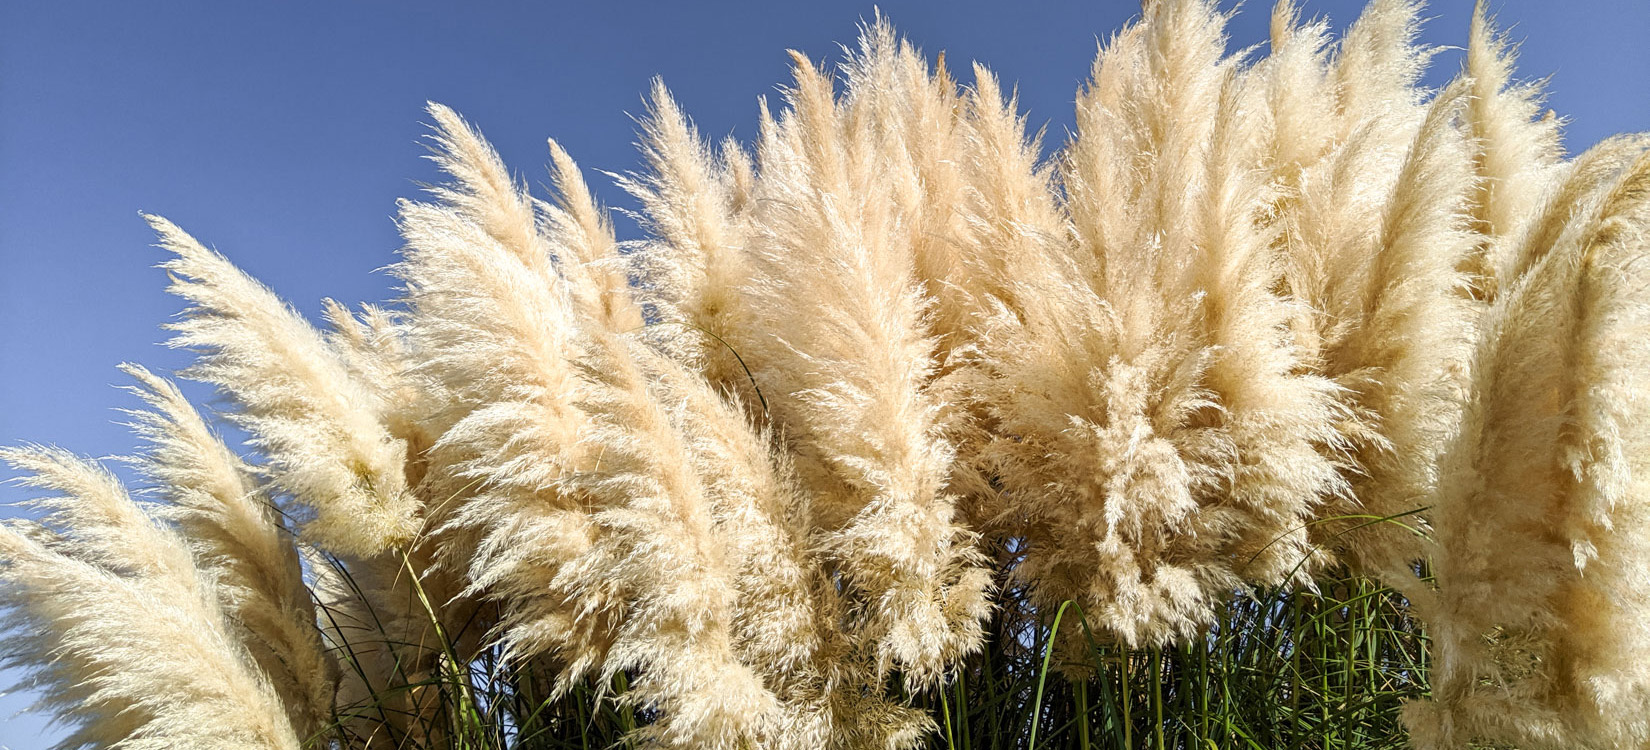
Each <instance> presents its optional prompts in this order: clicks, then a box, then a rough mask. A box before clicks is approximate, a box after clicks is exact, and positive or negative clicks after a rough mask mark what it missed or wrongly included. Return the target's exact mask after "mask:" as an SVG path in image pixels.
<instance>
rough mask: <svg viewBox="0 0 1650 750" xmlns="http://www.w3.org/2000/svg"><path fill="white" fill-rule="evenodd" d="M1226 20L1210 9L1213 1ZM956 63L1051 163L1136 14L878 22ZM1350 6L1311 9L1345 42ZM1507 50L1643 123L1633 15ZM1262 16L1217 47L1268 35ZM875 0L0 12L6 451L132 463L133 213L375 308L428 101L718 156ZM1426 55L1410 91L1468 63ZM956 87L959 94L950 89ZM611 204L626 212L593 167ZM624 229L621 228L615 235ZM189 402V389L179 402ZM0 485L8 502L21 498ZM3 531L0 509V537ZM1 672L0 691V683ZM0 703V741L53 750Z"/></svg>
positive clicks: (1503, 9)
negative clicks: (33, 449)
mask: <svg viewBox="0 0 1650 750" xmlns="http://www.w3.org/2000/svg"><path fill="white" fill-rule="evenodd" d="M1223 4H1229V3H1223ZM880 6H881V8H882V10H883V11H884V12H885V13H887V14H888V15H889V16H890V17H891V18H892V20H893V21H894V23H895V24H896V26H897V27H898V28H899V29H900V31H901V32H903V33H904V34H906V35H908V36H909V37H911V38H912V39H913V40H914V41H916V42H917V43H918V44H919V45H920V46H921V47H922V48H923V49H924V50H925V51H927V52H928V53H929V54H930V55H932V54H933V53H935V52H937V51H940V50H945V51H946V52H947V55H948V59H949V60H950V61H951V65H952V67H953V69H955V70H959V71H965V70H966V67H965V64H966V62H967V61H968V60H979V61H981V62H984V63H986V64H987V65H989V66H990V67H992V68H993V69H994V70H996V71H997V73H998V74H999V75H1001V76H1002V77H1003V78H1004V79H1005V80H1008V81H1015V82H1018V84H1019V87H1020V93H1021V104H1022V106H1023V107H1025V108H1027V109H1029V111H1030V115H1031V118H1032V121H1033V122H1036V123H1047V124H1048V126H1049V132H1050V136H1051V137H1050V141H1051V142H1055V143H1057V142H1058V141H1059V140H1060V139H1061V134H1062V132H1063V130H1064V128H1065V127H1067V126H1068V125H1069V123H1070V122H1071V112H1070V110H1071V102H1072V98H1073V93H1074V91H1075V89H1076V86H1077V84H1078V83H1079V82H1080V81H1081V79H1082V77H1083V76H1084V74H1085V73H1086V72H1087V70H1088V65H1089V63H1090V61H1091V60H1092V58H1093V56H1094V52H1095V49H1096V44H1097V41H1098V40H1100V39H1103V38H1104V37H1106V36H1107V35H1109V34H1110V33H1111V32H1113V31H1114V30H1116V29H1118V28H1119V27H1120V26H1121V25H1122V24H1124V23H1125V22H1126V21H1127V19H1128V18H1129V17H1131V16H1132V15H1134V13H1135V12H1136V10H1137V9H1138V7H1139V6H1138V3H1137V2H1134V0H1090V1H1089V2H1083V3H1073V2H1039V3H1006V2H1005V3H997V4H993V3H982V2H972V1H964V2H946V3H939V2H932V3H920V2H913V1H907V0H892V1H884V2H881V3H880ZM1360 6H1361V2H1353V1H1341V0H1308V1H1307V2H1306V9H1307V11H1308V13H1312V14H1327V15H1329V16H1330V17H1331V18H1332V19H1333V20H1335V21H1336V22H1337V25H1339V24H1342V23H1344V22H1346V21H1349V20H1350V19H1351V18H1352V17H1353V16H1355V14H1356V12H1357V9H1358V8H1359V7H1360ZM1493 7H1494V8H1495V9H1496V11H1497V13H1498V15H1499V17H1500V19H1501V21H1502V23H1503V24H1504V25H1515V28H1514V35H1515V36H1516V37H1518V38H1521V39H1523V40H1524V46H1523V54H1522V61H1521V64H1520V68H1519V70H1520V74H1521V75H1522V76H1524V77H1530V78H1537V77H1542V76H1551V82H1550V87H1551V95H1550V97H1549V100H1548V106H1550V107H1552V108H1553V109H1554V110H1556V111H1557V112H1558V113H1559V114H1560V115H1562V116H1565V117H1567V118H1570V120H1571V123H1570V125H1569V126H1568V128H1567V143H1568V145H1569V146H1570V148H1571V149H1572V150H1576V151H1579V150H1581V149H1583V148H1585V147H1587V146H1589V145H1591V144H1592V143H1594V142H1596V141H1597V140H1598V139H1600V138H1602V137H1604V136H1607V135H1610V134H1613V133H1617V132H1623V131H1631V130H1646V129H1650V48H1647V47H1646V46H1645V45H1644V43H1643V39H1644V38H1645V35H1646V33H1647V32H1650V3H1646V2H1642V0H1614V1H1611V0H1569V1H1568V2H1565V3H1556V2H1550V1H1547V0H1501V1H1500V2H1496V3H1494V5H1493ZM1267 9H1269V3H1266V2H1254V3H1252V4H1251V7H1250V10H1249V11H1248V12H1245V13H1241V14H1240V15H1239V17H1238V19H1237V21H1236V22H1235V24H1234V26H1233V27H1232V29H1231V32H1232V34H1233V36H1234V42H1233V43H1234V46H1242V45H1246V44H1251V43H1254V42H1258V41H1260V40H1261V39H1262V38H1263V34H1264V30H1265V26H1266V15H1267V13H1266V11H1267ZM1470 9H1471V2H1470V0H1435V2H1434V7H1432V8H1431V9H1430V10H1429V15H1430V16H1431V17H1432V20H1431V21H1429V23H1428V25H1427V27H1426V30H1425V34H1424V38H1425V39H1426V40H1427V41H1428V42H1430V43H1434V44H1442V45H1462V44H1464V43H1465V38H1466V30H1467V22H1468V15H1469V13H1470ZM872 12H873V5H872V3H871V2H870V1H869V0H867V1H866V2H813V3H769V2H744V3H733V2H713V3H664V2H609V3H528V2H519V1H515V0H491V1H489V2H476V3H435V2H427V1H422V0H420V1H415V2H396V3H391V2H336V1H334V2H307V1H306V2H285V3H262V4H252V3H214V2H172V3H135V2H133V3H94V2H84V1H82V0H61V1H58V2H51V3H21V2H18V3H5V4H3V5H0V444H15V443H17V442H20V441H23V440H29V441H36V442H43V443H55V444H59V445H62V446H64V447H66V448H70V449H72V450H75V451H79V452H82V453H87V454H91V455H110V454H117V453H123V452H127V451H129V450H131V448H132V446H133V441H132V439H131V437H130V436H129V434H128V433H127V432H126V430H125V429H124V428H122V427H121V426H119V425H118V424H117V423H118V422H119V421H120V419H121V415H120V414H119V413H118V412H116V411H115V410H114V409H115V408H117V407H130V406H133V405H134V404H133V398H132V397H130V396H128V395H126V394H123V393H121V392H119V391H117V390H116V389H115V388H113V387H112V386H114V385H116V384H119V383H120V382H121V381H120V376H119V374H118V373H117V372H116V371H115V369H114V366H115V365H116V364H117V363H119V362H122V361H136V362H141V363H144V364H146V365H148V366H150V367H151V368H154V369H157V370H162V371H165V370H171V369H174V368H177V367H180V366H182V365H183V364H184V363H185V360H184V357H183V356H182V355H181V354H180V353H178V352H173V351H170V350H167V349H166V348H164V347H161V346H158V345H157V343H158V342H160V341H162V340H164V338H165V333H164V332H163V331H161V330H160V329H159V326H160V325H162V324H163V323H165V322H166V321H167V320H168V319H169V318H170V317H171V316H172V315H173V314H175V313H176V312H177V311H178V309H179V308H180V305H179V303H178V301H177V300H175V299H172V298H170V297H168V296H167V295H165V294H164V293H163V291H162V288H163V286H164V284H165V276H164V274H163V273H162V272H161V271H159V270H157V269H155V268H154V267H153V266H154V265H155V263H157V262H158V261H159V260H160V259H161V257H162V256H161V253H160V251H158V250H157V249H155V248H153V247H151V246H150V244H151V242H152V241H153V240H152V237H151V236H150V234H149V232H148V230H147V228H146V226H145V225H144V223H143V222H142V221H141V220H140V219H139V217H138V211H140V210H142V211H150V212H154V213H159V214H162V215H165V216H167V217H169V218H171V219H172V220H174V221H176V222H177V223H178V224H180V225H181V226H183V227H184V228H185V229H186V230H188V231H190V232H191V233H193V234H195V235H196V236H197V237H199V238H200V239H202V240H203V241H205V242H207V243H208V244H210V245H213V246H215V247H217V248H218V249H219V250H221V251H222V252H224V253H225V254H226V255H228V256H229V257H230V258H231V259H233V260H234V261H235V262H237V263H239V264H240V265H241V266H242V267H243V268H245V269H247V270H248V271H250V272H251V273H253V274H254V275H256V276H258V277H259V278H261V279H262V280H264V281H265V282H266V283H268V284H269V285H270V286H272V287H273V288H274V289H275V290H276V291H277V292H279V293H281V294H282V295H283V296H285V297H286V298H287V299H289V300H291V301H292V302H293V303H294V304H295V305H297V307H298V308H299V309H300V310H302V311H304V312H305V313H307V314H311V315H314V314H315V313H316V312H317V311H318V309H319V303H320V300H321V299H322V298H323V297H335V298H338V299H340V300H344V301H350V302H359V301H377V300H384V299H387V298H388V297H389V296H390V295H391V294H392V292H391V289H390V286H391V285H390V280H389V278H388V277H387V276H386V275H385V274H383V273H381V272H377V271H376V270H375V269H380V268H382V267H383V266H385V265H387V264H389V263H391V262H393V261H394V259H395V251H396V248H397V247H398V245H399V242H398V240H397V237H396V234H395V229H394V225H393V222H392V218H391V217H392V215H393V213H394V201H395V199H396V198H398V197H403V196H411V195H414V194H415V193H416V192H417V191H418V183H419V182H420V181H426V182H427V181H431V180H434V179H435V177H436V175H435V174H434V172H433V170H432V169H431V167H430V166H429V165H428V163H427V162H425V161H424V160H422V159H421V158H420V157H421V156H422V155H423V153H424V147H423V146H422V145H421V144H420V136H421V135H422V134H424V133H425V132H427V131H426V128H425V127H424V125H423V124H422V123H423V122H424V121H425V119H426V118H425V117H424V115H423V112H422V108H423V105H424V102H425V101H426V100H436V101H440V102H443V103H445V104H448V105H450V106H452V107H454V108H455V109H457V110H458V111H460V112H461V113H463V114H464V115H465V116H466V117H467V118H469V119H470V120H471V121H473V122H475V123H477V124H478V125H479V126H480V127H481V128H482V130H483V131H484V132H485V133H486V135H487V136H488V137H489V138H490V139H491V140H492V141H493V142H494V143H495V144H496V145H497V147H498V148H499V150H500V151H501V152H502V153H503V155H504V157H505V159H506V161H507V162H509V163H510V164H511V166H512V167H513V168H514V169H515V170H517V171H518V173H520V174H522V175H524V176H526V177H527V179H529V180H530V181H532V182H533V183H535V184H538V183H542V182H543V181H544V180H545V174H546V173H545V171H544V169H543V166H542V165H543V164H544V163H545V160H546V152H545V146H544V139H545V138H546V137H547V136H554V137H555V138H557V139H558V140H559V141H560V142H561V143H562V144H563V145H564V146H565V147H566V148H567V149H568V150H569V151H570V152H571V153H572V154H573V156H574V157H575V158H577V159H579V161H580V163H581V164H582V165H583V166H584V167H586V168H587V169H606V170H614V171H623V170H627V169H631V168H634V167H635V166H636V163H637V157H636V152H635V149H634V148H633V147H632V145H631V142H632V140H633V136H634V125H633V123H632V121H631V120H630V119H629V117H628V116H627V113H636V112H639V111H641V109H642V99H641V97H642V94H643V93H644V92H645V91H646V90H647V85H648V80H649V79H650V78H651V77H652V76H654V75H663V76H664V78H665V81H666V83H667V84H669V85H670V86H671V88H672V89H673V90H674V92H675V93H676V95H677V98H678V100H679V101H680V102H681V103H682V105H683V106H684V108H685V109H686V110H687V111H688V112H689V113H691V114H692V115H693V116H694V118H695V119H696V120H697V122H698V124H699V125H700V127H701V129H702V131H703V132H704V133H706V134H707V135H711V136H718V137H719V136H722V135H725V134H729V133H731V134H733V135H735V136H738V137H741V138H748V137H749V136H751V135H752V133H753V132H754V124H755V112H756V100H757V97H759V96H763V95H772V94H774V92H775V86H776V85H777V84H780V83H782V82H784V81H785V79H786V70H787V60H786V56H785V54H784V50H785V49H786V48H795V49H800V50H802V51H805V52H807V53H809V54H810V55H811V56H813V57H815V58H816V59H817V58H820V57H826V56H830V55H833V54H834V53H835V52H836V46H835V44H836V43H837V42H851V41H852V40H853V39H854V35H855V24H856V23H857V22H858V21H859V20H860V19H862V18H866V17H869V16H870V15H871V13H872ZM1459 64H1460V63H1459V55H1458V53H1454V52H1449V53H1446V54H1444V55H1442V56H1440V58H1439V59H1438V61H1437V62H1436V63H1435V65H1434V72H1433V74H1432V75H1431V76H1430V77H1429V79H1428V80H1429V83H1431V84H1433V85H1437V84H1439V83H1441V82H1443V81H1444V80H1445V79H1447V78H1448V77H1449V76H1450V75H1452V74H1453V73H1454V72H1455V71H1456V70H1457V68H1458V66H1459ZM965 80H966V76H965ZM590 178H591V180H592V182H593V183H595V184H597V185H598V186H599V187H600V192H601V193H602V197H603V198H604V199H605V200H607V201H608V202H609V203H610V204H611V205H615V206H625V205H628V201H627V200H626V199H625V198H624V197H623V196H622V195H620V194H619V193H618V192H617V191H616V190H614V189H612V188H611V187H609V186H608V185H607V184H606V180H605V178H602V177H601V176H600V175H596V174H591V175H590ZM620 230H621V232H622V233H628V234H631V235H633V234H634V229H633V227H631V226H630V225H629V224H628V223H626V222H624V221H623V220H621V221H620ZM193 392H194V393H196V394H200V391H198V390H196V391H193ZM23 496H24V493H23V492H22V490H20V489H19V488H16V487H13V486H0V503H11V502H15V501H16V500H18V499H21V498H22V497H23ZM16 513H17V511H16V510H15V509H9V508H5V507H0V517H5V516H8V515H14V514H16ZM10 677H11V676H10V675H6V674H4V673H0V682H5V683H9V682H10V681H11V680H10V679H9V678H10ZM26 702H27V701H26V699H25V698H24V697H23V696H21V695H12V696H5V697H0V747H9V748H11V749H12V750H32V749H33V748H42V747H45V746H46V745H47V744H48V741H47V739H45V738H46V737H49V736H52V733H50V732H48V733H47V734H46V735H42V734H40V726H41V721H40V720H39V719H37V718H32V717H19V718H13V716H12V715H13V714H14V713H15V712H16V711H18V710H19V709H21V708H22V707H23V706H24V705H25V704H26Z"/></svg>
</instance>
